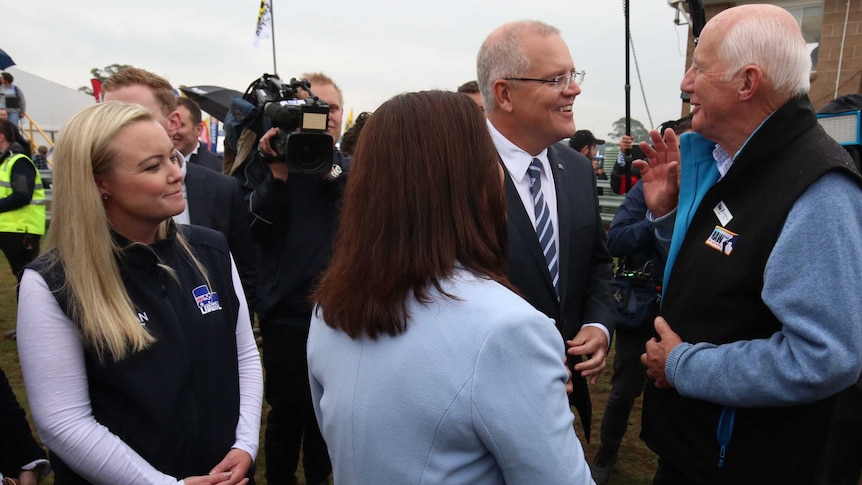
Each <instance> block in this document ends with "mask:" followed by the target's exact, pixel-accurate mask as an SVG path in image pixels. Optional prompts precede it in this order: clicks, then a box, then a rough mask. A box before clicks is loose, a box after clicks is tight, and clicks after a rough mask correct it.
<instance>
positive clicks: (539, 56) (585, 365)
mask: <svg viewBox="0 0 862 485" xmlns="http://www.w3.org/2000/svg"><path fill="white" fill-rule="evenodd" d="M477 67H478V79H479V87H480V89H481V91H482V99H483V101H484V106H485V113H486V115H487V117H488V129H489V131H490V133H491V138H492V139H493V140H494V144H495V145H496V146H497V151H498V153H499V154H500V159H501V160H502V162H503V165H504V167H505V169H506V170H505V185H506V203H507V207H508V213H509V217H508V220H509V261H508V268H507V274H508V277H509V279H510V281H511V282H512V283H513V284H514V285H515V286H516V287H517V288H518V289H519V290H520V291H521V294H522V295H523V296H524V298H526V300H527V301H529V302H530V303H531V304H532V305H533V306H534V307H536V308H537V309H538V310H540V311H542V312H543V313H545V314H546V315H547V316H549V317H550V318H553V319H554V321H555V322H556V324H557V328H558V329H559V331H560V333H561V334H562V336H563V338H564V339H565V340H566V343H567V344H568V352H567V353H568V355H569V356H571V358H570V359H569V364H570V365H572V364H574V365H573V383H574V392H573V394H572V396H571V400H572V403H573V404H574V405H575V407H576V408H577V410H578V413H579V414H580V417H581V422H582V425H583V427H584V435H585V437H586V439H587V440H588V441H589V437H590V418H591V406H590V398H589V389H588V388H587V385H586V379H587V378H590V379H591V380H592V382H593V383H595V381H596V379H597V378H598V375H599V374H600V373H601V371H602V370H603V369H604V367H605V359H606V357H607V350H608V345H609V342H610V335H611V333H612V332H613V320H612V317H613V297H612V290H611V280H612V266H613V260H612V259H611V256H610V254H609V253H608V249H607V245H606V243H605V233H604V228H603V226H602V221H601V217H600V216H599V209H598V198H597V196H596V191H595V176H594V175H593V169H592V164H591V163H590V161H589V160H587V159H586V158H585V157H584V156H583V155H581V154H579V153H577V152H575V151H574V150H572V149H571V148H569V147H567V146H565V145H563V144H561V143H557V142H559V141H560V140H562V139H563V138H566V137H568V136H571V135H572V133H574V132H575V125H574V121H573V119H572V103H573V101H574V99H575V96H577V95H578V94H580V92H581V88H580V86H579V84H578V81H580V80H582V76H583V73H582V72H578V71H576V70H575V66H574V63H573V61H572V57H571V54H569V49H568V47H567V46H566V44H565V42H564V41H563V39H562V38H561V37H560V33H559V31H558V30H557V29H556V28H555V27H552V26H550V25H547V24H544V23H541V22H534V21H523V22H514V23H509V24H505V25H503V26H501V27H499V28H498V29H496V30H495V31H494V32H492V33H491V34H490V35H489V36H488V38H487V39H486V40H485V42H484V43H483V44H482V47H481V49H480V51H479V56H478V59H477ZM513 345H517V343H516V342H513ZM583 358H586V359H585V360H583V361H581V360H582V359H583Z"/></svg>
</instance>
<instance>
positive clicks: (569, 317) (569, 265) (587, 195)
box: [505, 143, 614, 441]
mask: <svg viewBox="0 0 862 485" xmlns="http://www.w3.org/2000/svg"><path fill="white" fill-rule="evenodd" d="M548 160H549V161H550V165H551V172H552V173H553V177H554V185H555V187H556V194H557V217H558V223H557V225H558V226H559V227H558V228H556V229H557V233H558V234H559V240H560V244H559V246H560V247H559V248H558V249H559V255H560V256H559V268H560V300H559V301H557V297H556V294H555V293H554V287H553V284H552V283H551V276H550V274H549V272H548V265H547V263H546V262H545V256H544V254H543V253H542V248H541V246H540V245H539V239H538V237H537V236H536V229H535V228H534V227H533V224H532V222H530V217H529V216H528V215H527V212H526V211H527V209H525V208H524V204H523V203H522V202H521V198H520V197H519V196H518V191H517V189H516V188H515V185H514V183H513V182H512V178H511V177H510V176H509V173H508V171H507V172H506V182H505V183H506V207H507V211H508V223H509V228H508V233H509V259H508V264H507V271H506V273H507V276H508V277H509V281H511V282H512V284H513V285H515V287H516V288H518V290H519V291H520V292H521V294H522V295H523V296H524V298H525V299H526V300H527V301H528V302H530V304H532V305H533V306H534V307H535V308H536V309H538V310H539V311H541V312H542V313H544V314H545V315H547V316H549V317H550V318H553V319H554V321H556V322H557V329H558V330H559V331H560V334H562V336H563V338H564V339H566V340H568V339H571V338H572V337H574V336H575V335H576V334H577V333H578V331H580V329H581V325H583V324H585V323H602V324H604V325H605V326H606V327H607V329H608V331H609V332H610V333H611V335H613V331H614V320H613V316H614V310H613V290H612V287H611V282H612V272H613V259H612V258H611V255H610V253H609V252H608V248H607V244H606V242H605V231H604V226H603V225H602V219H601V216H600V215H599V202H598V197H597V195H596V180H595V172H594V171H593V166H592V163H590V161H589V160H588V159H587V158H586V157H584V156H583V155H581V154H580V153H577V152H575V151H574V150H572V149H571V148H569V147H567V146H565V145H563V144H559V143H558V144H555V145H552V146H551V147H550V148H549V149H548ZM529 210H533V208H532V207H530V208H529ZM575 363H576V359H573V358H569V364H570V365H574V364H575ZM572 380H573V382H574V387H575V392H574V393H573V394H572V402H573V404H574V405H575V407H576V408H577V410H578V413H579V414H580V416H581V424H582V425H583V427H584V436H585V438H586V439H587V440H588V441H589V438H590V419H591V416H592V409H591V406H590V396H589V389H588V388H587V384H586V381H585V380H584V379H583V378H582V377H580V376H579V375H578V374H577V373H574V374H573V376H572Z"/></svg>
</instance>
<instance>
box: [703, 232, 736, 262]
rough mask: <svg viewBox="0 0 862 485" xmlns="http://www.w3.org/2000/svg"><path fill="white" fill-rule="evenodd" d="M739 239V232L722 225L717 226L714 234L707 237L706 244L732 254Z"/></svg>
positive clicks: (725, 253)
mask: <svg viewBox="0 0 862 485" xmlns="http://www.w3.org/2000/svg"><path fill="white" fill-rule="evenodd" d="M738 240H739V234H736V233H735V232H730V231H728V230H727V229H725V228H723V227H721V226H715V229H713V230H712V234H710V235H709V237H708V238H706V245H707V246H709V247H711V248H713V249H717V250H719V251H721V252H722V253H724V255H725V256H730V253H732V252H733V247H734V246H735V245H736V242H737V241H738Z"/></svg>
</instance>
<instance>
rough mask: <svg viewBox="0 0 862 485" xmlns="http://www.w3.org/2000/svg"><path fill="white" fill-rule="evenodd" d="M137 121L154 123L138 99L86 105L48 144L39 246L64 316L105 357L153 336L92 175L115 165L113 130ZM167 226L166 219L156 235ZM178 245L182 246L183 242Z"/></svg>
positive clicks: (139, 346)
mask: <svg viewBox="0 0 862 485" xmlns="http://www.w3.org/2000/svg"><path fill="white" fill-rule="evenodd" d="M139 122H148V123H149V122H154V118H153V115H152V114H151V113H150V112H149V111H148V110H146V109H145V108H143V107H142V106H140V105H136V104H126V103H119V102H105V103H101V104H97V105H94V106H90V107H88V108H85V109H84V110H82V111H80V112H79V113H78V114H76V115H75V116H73V117H72V119H70V120H69V121H68V122H67V123H66V125H65V126H64V127H63V130H62V131H61V132H60V136H59V138H58V140H57V145H56V148H55V149H54V174H53V175H54V187H53V188H54V192H53V200H54V205H53V216H52V220H51V225H50V227H49V229H48V234H47V237H46V244H45V248H44V252H45V253H46V254H48V255H50V256H49V257H50V258H52V259H51V260H50V263H51V264H52V265H59V266H60V267H61V268H62V270H63V271H64V272H65V287H64V288H63V290H66V291H67V292H68V295H69V299H68V300H69V311H70V317H71V318H72V319H73V321H75V322H77V323H78V324H79V325H80V329H81V332H82V334H83V339H84V342H85V344H86V345H87V346H88V347H90V348H91V349H93V350H94V351H95V353H96V354H97V355H98V356H99V358H100V359H102V360H103V361H104V360H105V358H106V357H108V356H110V357H111V358H112V359H113V360H115V361H119V360H122V359H124V358H125V357H128V356H129V355H132V354H134V353H137V352H140V351H141V350H144V349H146V348H147V347H149V346H150V345H151V344H152V343H153V342H154V341H155V339H154V338H153V336H152V335H150V334H149V332H148V331H147V330H146V328H145V327H144V326H142V325H141V323H140V321H139V320H138V317H137V312H136V311H135V308H134V306H133V305H132V302H131V300H130V298H129V295H128V293H127V292H126V288H125V285H124V284H123V280H122V278H121V276H120V270H119V267H118V266H117V259H116V258H117V255H118V253H119V252H120V251H122V249H123V248H121V247H119V246H118V245H117V244H116V243H115V242H114V238H113V237H112V235H111V231H110V222H109V221H108V217H107V215H106V213H105V209H104V206H103V204H102V200H101V196H100V193H99V190H98V188H97V186H96V183H95V179H94V175H98V174H104V173H108V172H110V171H111V170H112V169H113V164H114V158H115V157H116V156H117V149H116V146H115V145H114V143H113V139H114V137H115V136H116V134H117V132H119V131H120V130H122V129H123V128H125V127H127V126H129V125H132V124H134V123H139ZM166 231H167V221H165V222H164V223H163V224H162V227H161V229H160V237H164V235H165V234H166ZM177 236H178V237H179V234H178V235H177ZM180 244H181V246H182V247H183V248H184V249H185V250H186V251H187V252H188V246H187V245H186V244H185V242H184V241H180ZM188 254H189V255H191V253H190V252H189V253H188ZM193 260H194V258H193ZM195 262H196V260H195ZM196 266H198V267H199V265H197V264H196Z"/></svg>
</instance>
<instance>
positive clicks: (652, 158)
mask: <svg viewBox="0 0 862 485" xmlns="http://www.w3.org/2000/svg"><path fill="white" fill-rule="evenodd" d="M649 135H650V138H651V139H652V142H653V146H650V145H649V143H647V142H641V143H640V148H641V150H643V152H644V155H646V157H647V158H648V159H649V163H647V162H645V161H643V160H636V161H634V162H633V165H634V166H635V167H637V168H638V170H640V171H641V179H642V180H643V187H644V200H645V201H646V204H647V207H649V210H650V211H651V212H652V213H653V216H654V217H657V218H658V217H661V216H663V215H665V214H667V213H668V212H670V211H672V210H673V209H674V208H676V206H677V204H678V203H679V160H680V153H679V141H678V140H677V137H676V134H675V133H674V132H673V130H672V129H670V128H668V129H667V130H665V132H664V138H662V137H661V135H660V134H659V132H658V131H656V130H651V131H650V132H649Z"/></svg>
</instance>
